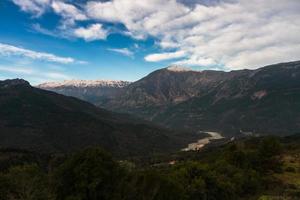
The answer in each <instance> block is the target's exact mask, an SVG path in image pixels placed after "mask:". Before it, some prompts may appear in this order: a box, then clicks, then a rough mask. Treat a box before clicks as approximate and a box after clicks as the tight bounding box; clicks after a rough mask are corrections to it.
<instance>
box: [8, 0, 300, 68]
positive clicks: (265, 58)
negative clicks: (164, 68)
mask: <svg viewBox="0 0 300 200" xmlns="http://www.w3.org/2000/svg"><path fill="white" fill-rule="evenodd" d="M12 1H13V2H15V3H16V4H17V5H19V6H20V7H21V9H22V10H24V11H26V12H32V13H35V14H36V15H40V14H42V13H43V12H44V11H45V10H46V9H47V8H48V7H49V8H51V9H53V10H54V11H55V12H56V13H57V14H58V15H61V16H62V17H63V19H64V20H65V21H64V22H63V23H64V24H65V25H66V26H65V27H63V28H64V29H65V30H70V31H71V32H72V33H73V35H74V36H75V37H79V38H83V39H85V40H86V41H92V40H99V39H105V38H106V37H107V35H108V34H110V33H111V32H108V31H107V30H105V29H103V27H102V25H101V24H103V23H106V22H108V23H112V24H123V25H124V27H126V30H122V31H123V32H124V34H126V35H129V36H131V37H133V38H135V39H145V38H147V37H148V36H151V37H154V38H156V44H158V46H159V47H161V50H163V51H166V52H163V53H160V54H154V55H149V56H147V57H146V58H147V59H146V60H149V59H150V60H152V61H154V60H156V61H159V60H166V59H169V57H171V58H172V53H169V51H170V49H172V50H173V51H175V52H185V54H186V56H187V57H185V58H183V60H181V61H177V63H182V64H187V65H200V66H208V67H210V66H212V65H217V66H225V67H227V68H228V69H241V68H246V67H247V68H257V67H260V66H263V65H266V64H270V63H276V62H278V61H279V59H280V62H284V61H290V60H297V59H299V55H300V50H299V48H298V45H300V37H299V35H300V12H299V10H300V2H299V0H285V1H279V0H264V1H261V0H252V1H249V0H222V1H219V0H215V1H207V0H203V1H196V0H195V1H184V0H181V1H179V0H177V1H176V0H143V1H132V0H111V1H105V2H104V1H88V2H87V3H86V4H81V6H80V7H79V6H77V5H76V6H75V5H74V4H71V1H68V3H66V2H65V1H58V0H52V1H51V2H52V4H51V3H49V2H50V0H12ZM187 2H192V3H187ZM209 2H212V3H209ZM50 4H51V5H50ZM54 5H55V6H54ZM47 6H48V7H47ZM79 20H87V21H88V22H90V21H92V23H94V24H92V25H90V26H88V27H87V28H74V27H71V29H70V28H69V26H70V24H71V25H72V26H74V24H72V22H76V21H79ZM100 23H101V24H100ZM75 25H76V24H75ZM116 27H119V26H116ZM161 50H160V51H161ZM170 54H171V55H170ZM179 57H181V56H178V57H177V56H175V58H179ZM182 57H184V56H182ZM161 58H162V59H161Z"/></svg>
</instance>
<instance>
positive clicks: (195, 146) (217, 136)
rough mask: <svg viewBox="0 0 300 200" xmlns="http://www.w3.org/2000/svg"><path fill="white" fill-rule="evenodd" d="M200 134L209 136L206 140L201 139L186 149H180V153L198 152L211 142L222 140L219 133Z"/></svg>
mask: <svg viewBox="0 0 300 200" xmlns="http://www.w3.org/2000/svg"><path fill="white" fill-rule="evenodd" d="M201 132H203V133H207V134H209V135H210V136H209V137H206V138H203V139H200V140H198V141H197V142H195V143H190V144H188V147H186V148H184V149H182V151H195V150H199V149H201V148H203V147H204V146H205V145H207V144H209V143H210V141H211V140H219V139H222V138H224V137H223V136H222V135H221V134H220V133H217V132H204V131H201Z"/></svg>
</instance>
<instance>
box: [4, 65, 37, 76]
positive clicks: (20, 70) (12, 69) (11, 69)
mask: <svg viewBox="0 0 300 200" xmlns="http://www.w3.org/2000/svg"><path fill="white" fill-rule="evenodd" d="M0 71H3V72H9V73H14V74H26V75H30V74H34V70H33V69H31V68H25V67H16V66H13V67H7V66H0Z"/></svg>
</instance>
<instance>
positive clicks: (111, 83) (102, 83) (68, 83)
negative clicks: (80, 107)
mask: <svg viewBox="0 0 300 200" xmlns="http://www.w3.org/2000/svg"><path fill="white" fill-rule="evenodd" d="M129 84H130V82H128V81H115V80H65V81H62V82H47V83H43V84H40V85H38V86H37V87H39V88H58V87H83V88H84V87H115V88H122V87H125V86H127V85H129Z"/></svg>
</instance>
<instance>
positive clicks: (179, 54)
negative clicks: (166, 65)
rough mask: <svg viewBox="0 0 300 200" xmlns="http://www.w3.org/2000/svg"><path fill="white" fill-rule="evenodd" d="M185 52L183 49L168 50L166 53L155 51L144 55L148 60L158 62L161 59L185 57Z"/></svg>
mask: <svg viewBox="0 0 300 200" xmlns="http://www.w3.org/2000/svg"><path fill="white" fill-rule="evenodd" d="M185 56H186V53H185V52H184V51H176V52H168V53H155V54H150V55H147V56H146V57H145V60H146V61H148V62H159V61H163V60H171V59H175V58H182V57H185Z"/></svg>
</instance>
